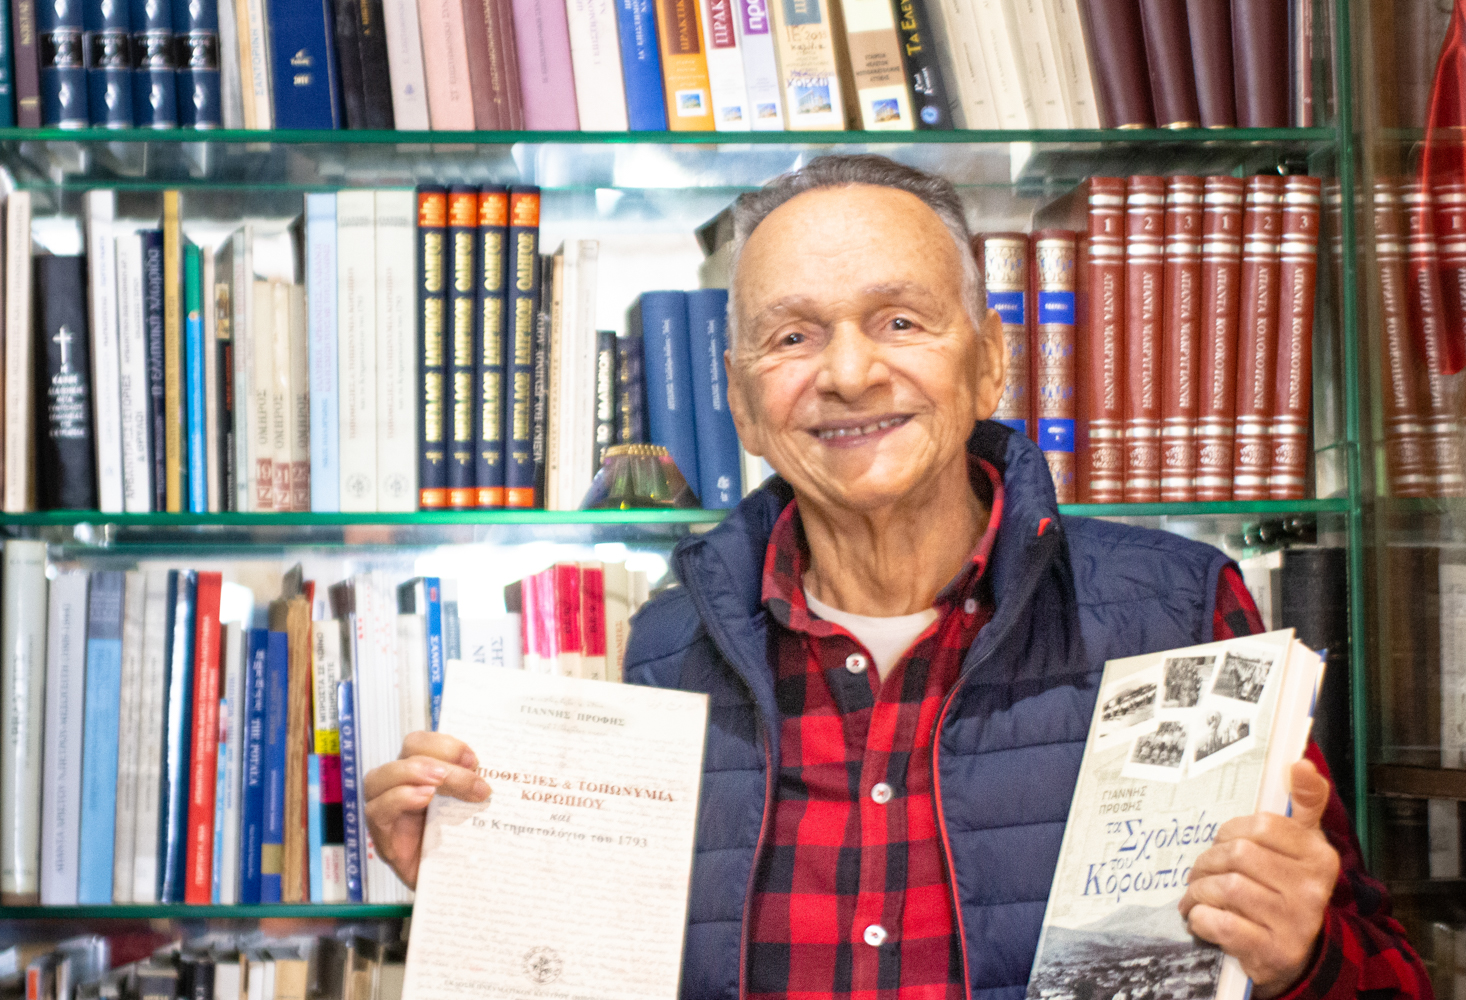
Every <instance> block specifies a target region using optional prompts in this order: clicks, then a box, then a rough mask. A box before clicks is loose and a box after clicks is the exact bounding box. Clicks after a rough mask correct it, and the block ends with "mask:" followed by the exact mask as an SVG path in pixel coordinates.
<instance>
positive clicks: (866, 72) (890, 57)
mask: <svg viewBox="0 0 1466 1000" xmlns="http://www.w3.org/2000/svg"><path fill="white" fill-rule="evenodd" d="M840 5H841V11H842V12H843V14H844V15H845V46H846V49H847V50H848V51H849V53H850V62H851V64H852V66H853V67H854V87H855V104H856V107H857V108H859V118H860V127H861V128H863V129H865V130H866V131H893V132H894V131H910V130H911V129H913V128H915V127H916V125H915V118H914V115H913V112H912V109H911V92H910V90H909V89H908V84H907V81H906V74H905V70H904V67H903V64H902V61H901V39H900V38H899V37H898V36H897V34H896V11H895V8H894V7H893V6H892V5H891V3H890V0H840Z"/></svg>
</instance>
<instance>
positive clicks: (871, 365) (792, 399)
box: [728, 185, 1003, 511]
mask: <svg viewBox="0 0 1466 1000" xmlns="http://www.w3.org/2000/svg"><path fill="white" fill-rule="evenodd" d="M734 287H735V294H736V296H737V297H736V299H735V300H734V302H733V304H732V307H733V308H734V309H735V310H737V312H736V317H737V342H736V344H735V345H734V346H733V348H732V349H731V350H730V352H729V356H728V368H729V375H730V377H729V385H728V402H729V406H730V408H731V410H732V412H733V418H734V421H735V422H736V423H737V425H738V433H739V437H740V438H741V439H742V441H743V444H744V447H745V448H747V449H748V450H749V451H750V452H752V453H753V454H755V455H762V456H763V457H764V458H766V459H768V461H769V464H770V465H772V466H773V467H774V468H775V469H776V470H778V472H779V474H780V475H782V476H783V477H784V478H785V479H787V480H789V482H790V484H791V485H793V486H794V488H795V490H796V491H797V492H798V493H799V495H800V496H801V497H805V498H808V499H809V500H812V501H813V502H815V503H817V504H820V505H822V506H824V507H826V508H829V509H843V510H851V511H874V510H878V509H880V508H882V507H885V506H888V505H890V504H893V503H897V502H899V501H900V500H901V499H902V498H905V497H909V496H914V495H915V493H916V491H919V490H921V489H922V487H923V486H925V485H928V484H929V483H931V482H932V481H933V480H934V478H935V477H936V476H938V475H940V474H941V473H942V472H944V471H950V469H951V468H952V464H953V463H954V462H964V463H965V459H964V458H963V452H964V448H965V445H966V441H967V437H968V435H969V434H970V433H971V431H972V425H973V423H974V422H976V421H977V420H982V419H986V418H987V417H989V416H991V415H992V412H993V410H994V409H995V408H996V407H997V403H998V398H999V396H1000V395H1001V392H1002V383H1003V352H1002V326H1001V321H1000V320H999V319H998V317H997V314H996V313H992V312H989V313H988V314H987V318H986V319H985V320H984V321H983V324H982V329H981V330H974V329H973V326H972V323H971V321H970V320H969V319H968V316H967V312H966V310H965V309H964V308H963V304H962V269H961V263H960V260H959V257H958V248H957V245H956V243H955V241H954V240H953V239H952V236H951V234H950V233H948V231H947V229H946V228H945V227H944V226H943V225H942V222H941V220H940V219H939V218H938V217H937V215H936V213H935V212H933V211H932V210H931V209H930V208H928V207H927V206H926V205H925V204H923V203H922V201H921V200H920V199H918V198H917V197H915V196H914V195H911V194H908V193H906V192H904V191H897V190H894V189H891V188H882V187H874V186H868V185H852V186H849V187H844V188H826V189H821V190H817V191H811V192H807V193H805V194H802V195H799V196H797V197H795V198H793V199H791V200H789V201H787V202H785V203H784V204H783V205H781V206H779V207H778V208H777V209H775V210H774V211H773V212H772V213H770V214H769V216H768V217H767V218H765V219H764V221H763V222H762V223H760V224H759V226H758V228H757V229H755V230H754V232H753V235H752V236H750V237H749V239H748V242H747V244H746V245H745V247H744V251H743V254H742V256H741V257H740V259H739V263H738V272H737V281H736V283H735V286H734ZM964 468H965V466H964ZM964 474H965V473H964Z"/></svg>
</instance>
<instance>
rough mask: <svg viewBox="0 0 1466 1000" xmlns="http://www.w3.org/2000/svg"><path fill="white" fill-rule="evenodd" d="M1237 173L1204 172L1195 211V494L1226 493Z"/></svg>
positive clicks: (1238, 243)
mask: <svg viewBox="0 0 1466 1000" xmlns="http://www.w3.org/2000/svg"><path fill="white" fill-rule="evenodd" d="M1241 272H1242V179H1241V178H1240V177H1208V178H1207V179H1206V181H1205V184H1204V186H1203V190H1202V212H1201V315H1202V317H1203V319H1202V328H1201V349H1200V355H1201V375H1200V378H1199V383H1200V384H1199V389H1200V399H1199V400H1198V404H1197V418H1196V499H1197V500H1202V501H1212V500H1230V499H1232V462H1233V459H1232V446H1233V441H1232V430H1233V428H1232V423H1233V413H1234V411H1235V409H1236V402H1237V382H1236V371H1237V318H1238V308H1239V305H1240V302H1241V293H1242V285H1241V280H1242V276H1241Z"/></svg>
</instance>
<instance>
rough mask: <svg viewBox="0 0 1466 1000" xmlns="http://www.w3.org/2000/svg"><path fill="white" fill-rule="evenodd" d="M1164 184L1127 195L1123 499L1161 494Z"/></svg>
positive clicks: (1153, 180)
mask: <svg viewBox="0 0 1466 1000" xmlns="http://www.w3.org/2000/svg"><path fill="white" fill-rule="evenodd" d="M1165 205H1166V182H1165V179H1164V178H1162V177H1131V178H1130V181H1129V183H1128V185H1127V186H1126V193H1125V502H1126V503H1145V502H1152V503H1153V502H1155V501H1157V500H1159V499H1160V496H1161V448H1160V438H1161V392H1160V389H1161V386H1160V374H1161V304H1162V291H1161V277H1162V263H1161V261H1162V247H1163V238H1164V231H1165Z"/></svg>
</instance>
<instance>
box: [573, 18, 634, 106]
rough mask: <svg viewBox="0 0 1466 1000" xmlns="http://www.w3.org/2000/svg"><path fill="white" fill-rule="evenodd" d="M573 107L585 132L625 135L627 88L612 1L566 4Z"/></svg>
mask: <svg viewBox="0 0 1466 1000" xmlns="http://www.w3.org/2000/svg"><path fill="white" fill-rule="evenodd" d="M565 20H566V24H567V27H568V29H569V32H570V66H571V69H572V70H573V72H574V75H575V106H576V109H577V110H578V111H579V113H580V127H581V129H582V130H584V131H586V132H624V131H626V129H627V127H628V126H627V120H626V84H625V82H624V80H623V78H622V76H621V45H620V42H619V41H618V31H617V26H616V5H615V3H614V2H613V0H565Z"/></svg>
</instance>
